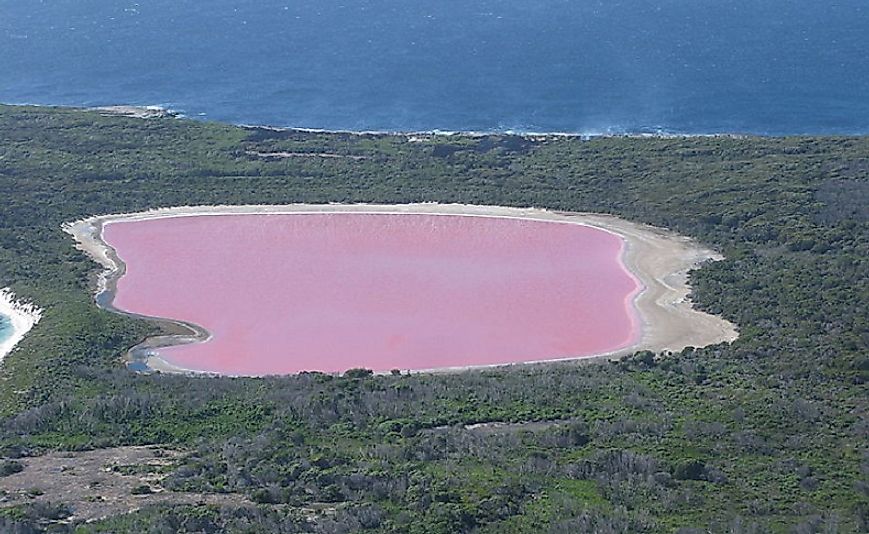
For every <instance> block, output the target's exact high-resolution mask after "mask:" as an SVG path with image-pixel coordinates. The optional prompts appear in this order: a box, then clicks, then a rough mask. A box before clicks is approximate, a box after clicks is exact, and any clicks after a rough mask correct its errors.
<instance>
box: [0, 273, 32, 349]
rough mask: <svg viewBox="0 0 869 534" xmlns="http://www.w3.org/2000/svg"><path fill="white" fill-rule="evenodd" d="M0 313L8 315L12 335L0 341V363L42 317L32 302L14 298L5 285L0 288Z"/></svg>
mask: <svg viewBox="0 0 869 534" xmlns="http://www.w3.org/2000/svg"><path fill="white" fill-rule="evenodd" d="M0 314H2V315H5V316H7V317H9V320H10V322H11V323H12V335H11V336H9V337H8V338H7V339H6V340H4V341H0V365H2V364H3V360H4V359H5V358H6V356H7V355H8V354H9V353H11V352H12V350H13V349H14V348H15V346H16V345H18V343H19V342H20V341H21V340H22V339H24V336H26V335H27V333H28V332H30V330H31V329H32V328H33V327H34V326H36V324H37V323H38V322H39V319H41V318H42V310H41V309H39V308H38V307H36V306H35V305H34V304H31V303H27V302H23V301H20V300H18V299H16V298H15V295H14V294H13V293H12V290H11V289H9V288H8V287H7V288H2V289H0Z"/></svg>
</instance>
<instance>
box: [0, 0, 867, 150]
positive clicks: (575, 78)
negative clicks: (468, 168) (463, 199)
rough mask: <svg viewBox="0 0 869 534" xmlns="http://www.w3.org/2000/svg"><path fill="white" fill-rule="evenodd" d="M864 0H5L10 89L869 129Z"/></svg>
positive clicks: (286, 107)
mask: <svg viewBox="0 0 869 534" xmlns="http://www.w3.org/2000/svg"><path fill="white" fill-rule="evenodd" d="M867 50H869V5H867V2H866V0H837V1H836V2H819V1H817V0H729V1H726V2H725V1H721V0H692V1H686V0H607V1H596V0H583V1H574V0H539V1H535V2H528V1H527V0H476V1H473V2H467V1H460V0H442V1H438V2H408V1H405V0H357V1H354V2H347V1H344V0H295V1H292V2H290V1H288V0H260V1H258V2H238V1H236V0H212V1H209V2H202V1H195V0H150V1H148V2H138V3H137V2H108V1H106V0H53V1H51V2H22V1H20V0H0V51H2V53H0V72H2V73H3V74H2V77H0V101H3V102H12V103H40V104H69V105H106V104H142V105H145V104H162V105H165V106H169V107H172V108H176V109H180V110H182V111H184V112H185V113H186V114H188V115H189V116H193V117H203V118H208V119H216V120H224V121H229V122H235V123H249V124H267V125H275V126H294V127H308V128H325V129H348V130H401V131H408V130H413V131H419V130H433V129H441V130H462V131H469V130H470V131H490V130H501V131H503V130H518V131H541V132H579V133H600V132H604V133H605V132H614V133H619V132H658V131H664V132H676V133H700V134H703V133H717V132H736V133H743V132H751V133H760V134H801V133H815V134H820V133H867V132H869V99H867V98H866V95H867V94H869V61H866V51H867Z"/></svg>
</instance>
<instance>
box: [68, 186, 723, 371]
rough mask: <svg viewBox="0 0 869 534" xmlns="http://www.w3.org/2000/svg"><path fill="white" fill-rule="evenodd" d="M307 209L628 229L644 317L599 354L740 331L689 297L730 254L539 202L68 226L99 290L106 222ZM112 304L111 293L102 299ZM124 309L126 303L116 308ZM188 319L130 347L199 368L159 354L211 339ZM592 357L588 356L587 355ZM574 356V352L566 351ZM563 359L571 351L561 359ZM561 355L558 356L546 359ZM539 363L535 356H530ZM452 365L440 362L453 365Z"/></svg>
mask: <svg viewBox="0 0 869 534" xmlns="http://www.w3.org/2000/svg"><path fill="white" fill-rule="evenodd" d="M303 213H413V214H422V215H462V216H477V217H504V218H520V219H532V220H540V221H550V222H559V223H568V224H580V225H585V226H591V227H594V228H599V229H601V230H605V231H607V232H610V233H613V234H615V235H618V236H619V237H621V238H622V239H623V240H624V242H625V244H626V247H625V252H624V258H623V260H624V263H625V266H626V268H627V269H628V270H629V271H630V272H631V273H632V274H633V275H634V276H635V277H636V278H637V279H638V280H639V281H640V282H641V284H642V285H643V288H642V290H641V291H640V292H639V293H638V294H637V296H636V297H635V298H634V306H635V310H636V312H637V314H638V315H639V320H640V322H641V335H640V337H639V339H638V341H637V342H636V343H635V344H634V345H631V346H630V347H627V348H624V349H620V350H618V351H615V352H611V353H606V354H600V355H597V356H592V358H594V357H619V356H623V355H626V354H631V353H634V352H636V351H640V350H650V351H652V352H656V353H658V352H665V351H672V352H676V351H681V350H682V349H684V348H685V347H704V346H707V345H713V344H718V343H723V342H732V341H734V340H735V339H736V338H737V337H738V335H739V334H738V332H737V328H736V326H735V325H734V324H732V323H730V322H728V321H726V320H724V319H723V318H721V317H718V316H715V315H711V314H708V313H705V312H702V311H699V310H695V309H694V308H693V307H692V304H691V302H690V301H689V299H688V298H687V297H688V294H689V293H690V290H691V288H690V287H689V285H688V271H690V270H691V269H694V268H697V267H699V266H700V265H701V264H702V263H704V262H705V261H710V260H712V261H717V260H721V259H723V258H722V257H721V256H720V255H719V254H717V253H715V252H713V251H711V250H708V249H705V248H703V247H700V246H699V245H697V244H696V243H694V242H693V241H692V240H690V239H688V238H685V237H682V236H678V235H676V234H674V233H673V232H670V231H667V230H662V229H659V228H654V227H652V226H648V225H643V224H638V223H633V222H630V221H626V220H623V219H619V218H618V217H614V216H610V215H601V214H592V213H565V212H553V211H547V210H542V209H536V208H509V207H501V206H472V205H466V204H435V203H422V204H397V205H379V204H349V205H348V204H289V205H248V206H180V207H173V208H160V209H154V210H149V211H145V212H139V213H122V214H115V215H104V216H95V217H90V218H87V219H83V220H80V221H75V222H72V223H67V224H65V225H64V226H63V229H64V231H66V232H67V233H69V234H71V235H72V236H73V237H74V238H75V240H76V242H77V243H78V244H77V248H79V249H80V250H83V251H85V252H86V253H88V254H89V255H90V256H91V257H92V258H94V260H96V261H97V262H98V263H100V264H101V265H102V266H103V267H104V268H105V270H104V271H103V272H101V273H100V274H99V277H98V279H97V281H96V285H97V295H98V296H100V295H101V294H103V293H108V295H109V298H111V294H112V292H113V290H114V282H115V281H116V280H117V279H118V278H119V277H120V276H122V275H123V272H124V267H125V266H124V265H123V262H122V261H120V259H119V258H118V257H117V255H116V254H115V252H114V250H113V249H112V248H111V247H109V246H108V245H106V243H105V242H103V240H102V237H101V234H102V228H103V226H104V225H106V224H112V223H114V222H126V221H143V220H149V219H160V218H167V217H195V216H200V215H244V214H259V215H264V214H276V215H277V214H303ZM103 305H104V307H107V308H109V309H113V310H114V308H111V304H110V301H107V302H105V303H103ZM114 311H119V310H114ZM122 313H123V312H122ZM161 320H164V321H167V322H169V323H171V324H175V325H180V326H183V327H184V328H185V329H186V330H188V331H190V332H191V333H190V334H183V335H173V336H163V337H161V338H154V339H152V340H147V341H146V342H145V343H143V344H142V345H139V346H137V347H134V348H133V349H131V353H133V354H134V355H135V354H140V355H144V356H145V358H144V359H145V362H146V364H147V365H148V367H150V368H151V369H154V370H158V371H162V372H188V373H189V372H195V371H190V370H186V369H181V368H178V367H176V366H174V365H172V364H170V363H168V362H166V361H165V360H162V359H161V358H159V357H157V356H155V355H154V354H153V350H154V349H157V348H159V347H161V346H163V347H165V346H168V345H172V344H179V343H192V342H201V341H207V339H208V338H209V337H210V334H209V333H208V332H207V331H205V330H204V329H202V328H200V327H197V326H196V325H190V324H186V323H180V322H178V321H172V320H166V319H161ZM587 358H589V357H584V358H583V359H587ZM566 359H575V358H566ZM562 360H564V358H563V359H562ZM541 361H554V360H541ZM525 363H536V362H525ZM448 370H451V369H439V371H448Z"/></svg>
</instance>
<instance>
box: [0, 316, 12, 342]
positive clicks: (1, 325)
mask: <svg viewBox="0 0 869 534" xmlns="http://www.w3.org/2000/svg"><path fill="white" fill-rule="evenodd" d="M12 332H13V330H12V321H10V320H9V317H6V316H5V315H2V314H0V343H3V342H4V341H6V340H7V339H9V336H11V335H12Z"/></svg>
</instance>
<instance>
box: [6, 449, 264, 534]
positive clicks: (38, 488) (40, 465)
mask: <svg viewBox="0 0 869 534" xmlns="http://www.w3.org/2000/svg"><path fill="white" fill-rule="evenodd" d="M181 455H182V453H181V452H180V451H177V450H173V449H169V448H165V447H159V446H144V447H114V448H109V449H97V450H93V451H84V452H52V453H48V454H45V455H42V456H34V457H30V458H22V459H19V460H15V461H16V462H18V463H20V464H21V465H22V466H23V470H22V471H21V472H19V473H15V474H12V475H9V476H5V477H0V495H2V498H0V508H6V507H10V506H18V505H22V504H28V503H35V502H50V503H55V504H57V503H63V504H65V505H68V506H69V507H70V509H71V512H72V516H71V517H69V518H67V521H68V522H80V521H85V522H88V521H94V520H97V519H101V518H105V517H110V516H115V515H119V514H126V513H130V512H133V511H135V510H138V509H140V508H143V507H145V506H149V505H154V504H212V505H234V506H253V503H251V502H250V501H249V500H248V499H247V498H245V497H244V496H242V495H239V494H233V493H227V494H214V493H184V492H173V491H166V490H164V489H163V487H162V485H161V484H162V481H163V479H164V478H165V477H166V476H167V475H168V473H169V472H170V471H171V470H172V469H174V468H175V467H176V465H177V464H178V462H179V460H180V458H181Z"/></svg>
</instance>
